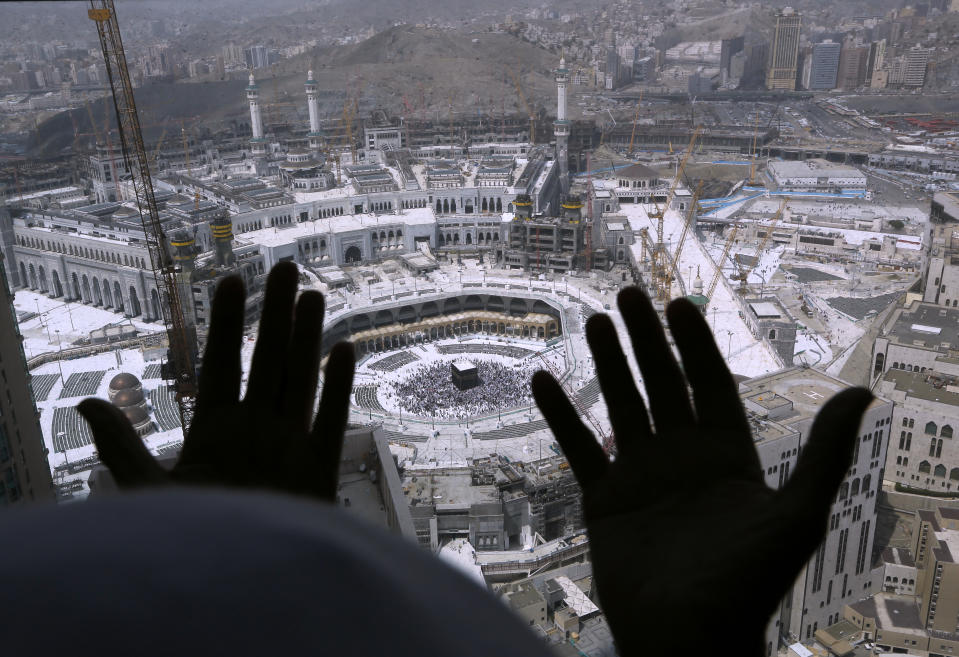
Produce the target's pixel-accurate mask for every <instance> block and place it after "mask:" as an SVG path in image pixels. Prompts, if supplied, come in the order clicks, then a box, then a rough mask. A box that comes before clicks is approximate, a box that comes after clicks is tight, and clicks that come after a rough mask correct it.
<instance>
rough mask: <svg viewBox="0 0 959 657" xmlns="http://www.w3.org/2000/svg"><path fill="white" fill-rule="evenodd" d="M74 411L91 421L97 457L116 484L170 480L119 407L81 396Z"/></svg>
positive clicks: (142, 483) (125, 486)
mask: <svg viewBox="0 0 959 657" xmlns="http://www.w3.org/2000/svg"><path fill="white" fill-rule="evenodd" d="M77 411H79V412H80V415H82V416H83V419H84V420H86V421H87V423H88V424H89V425H90V429H91V430H92V431H93V443H94V444H95V445H96V447H97V452H98V453H99V454H100V460H101V461H102V462H103V463H104V464H105V465H106V466H107V468H109V470H110V474H112V475H113V479H114V480H115V481H116V483H117V486H118V487H119V488H135V487H138V486H151V485H157V484H162V483H165V482H167V481H168V480H169V476H168V474H167V472H166V471H165V470H164V469H163V468H161V467H160V465H159V464H158V463H157V462H156V460H155V459H154V458H153V456H151V455H150V452H149V451H148V450H147V448H146V445H144V444H143V441H142V440H140V437H139V436H137V434H136V432H135V431H134V430H133V425H131V424H130V420H128V419H127V417H126V416H125V415H124V414H123V412H122V411H120V409H118V408H117V407H116V406H114V405H113V404H111V403H109V402H106V401H103V400H102V399H84V400H83V401H82V402H80V403H79V404H78V405H77Z"/></svg>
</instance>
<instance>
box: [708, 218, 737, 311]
mask: <svg viewBox="0 0 959 657" xmlns="http://www.w3.org/2000/svg"><path fill="white" fill-rule="evenodd" d="M738 231H739V226H737V225H736V224H733V227H732V228H731V229H730V231H729V236H728V237H726V243H725V244H724V245H723V254H722V255H721V256H719V259H718V260H716V273H715V274H713V279H712V280H711V281H709V287H707V288H706V303H712V302H713V293H714V292H716V286H717V285H718V284H719V278H720V276H722V275H723V263H724V262H726V258H728V257H729V250H730V249H731V248H732V247H733V242H735V241H736V233H737V232H738Z"/></svg>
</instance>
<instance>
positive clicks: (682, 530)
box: [533, 288, 872, 657]
mask: <svg viewBox="0 0 959 657" xmlns="http://www.w3.org/2000/svg"><path fill="white" fill-rule="evenodd" d="M619 308H620V311H621V312H622V315H623V319H624V321H625V323H626V327H627V329H628V330H629V334H630V337H631V339H632V344H633V350H634V353H635V355H636V359H637V361H638V364H639V369H640V371H641V373H642V375H643V379H644V383H645V387H646V391H647V394H648V397H649V413H647V410H646V405H645V403H644V402H643V398H642V397H641V396H640V394H639V391H638V390H637V388H636V382H635V381H634V380H633V377H632V374H631V372H630V370H629V366H628V364H627V362H626V357H625V355H624V354H623V351H622V348H621V347H620V344H619V339H618V337H617V334H616V330H615V327H614V326H613V323H612V321H611V320H610V318H609V316H607V315H595V316H593V317H591V318H590V320H589V321H588V323H587V326H586V337H587V340H588V342H589V346H590V349H591V350H592V352H593V356H594V357H595V360H596V371H597V374H598V376H599V382H600V387H601V389H602V392H603V397H604V398H605V400H606V404H607V407H608V409H609V418H610V422H611V424H612V427H613V434H614V436H615V441H616V446H617V449H618V454H617V457H616V459H615V460H614V461H612V462H610V461H609V460H608V459H607V457H606V455H605V454H604V453H603V450H602V448H601V447H600V445H599V443H598V442H597V440H596V437H595V436H594V435H593V434H592V433H591V432H590V431H589V429H588V428H587V427H586V425H584V424H583V422H582V420H581V419H580V417H579V414H578V413H577V411H576V409H575V408H574V407H573V405H572V404H571V403H570V402H569V400H568V398H567V397H566V395H565V394H564V392H563V389H562V388H561V387H560V385H559V384H558V383H557V382H556V381H555V379H553V377H552V376H550V375H549V374H547V373H546V372H543V371H540V372H537V373H536V374H535V375H534V377H533V394H534V396H535V398H536V403H537V404H538V405H539V407H540V409H541V410H542V412H543V415H544V416H545V417H546V420H547V422H548V423H549V426H550V429H552V431H553V433H554V434H555V435H556V439H557V440H558V441H559V444H560V445H561V446H562V448H563V451H564V452H565V454H566V457H567V458H568V460H569V464H570V466H571V467H572V469H573V472H574V474H575V475H576V479H577V480H578V481H579V483H580V486H581V487H582V491H583V511H584V516H585V521H586V527H587V530H588V535H589V544H590V550H591V553H592V560H593V574H594V577H595V581H596V589H597V594H598V595H599V602H600V605H601V606H602V608H603V611H604V613H605V614H606V617H607V620H608V622H609V625H610V628H611V630H612V632H613V635H614V637H615V639H616V643H617V645H618V647H619V650H620V654H622V655H631V654H641V652H643V651H647V650H648V649H649V648H650V646H651V645H656V644H658V645H666V644H667V643H668V644H669V645H673V646H676V649H674V650H673V652H677V651H678V652H701V651H708V650H709V645H710V644H712V643H713V642H715V641H720V642H724V643H726V644H731V645H735V646H736V649H737V651H738V652H737V654H740V655H755V656H757V657H758V656H759V655H765V654H766V650H765V646H763V633H764V630H765V627H766V624H767V622H768V621H769V619H770V617H771V615H772V613H773V611H774V610H775V608H776V606H777V604H778V603H779V601H780V600H781V599H782V598H783V597H784V596H785V594H786V593H787V591H788V590H789V587H790V586H791V585H792V584H793V581H794V580H795V578H796V575H797V574H798V573H799V571H800V569H801V568H802V567H803V565H804V564H805V563H806V562H807V561H808V560H809V558H810V556H811V555H812V553H813V551H814V550H815V549H816V548H817V546H818V545H819V544H820V542H821V541H822V540H823V537H824V536H825V533H826V525H827V521H828V516H829V509H830V505H831V503H832V501H833V499H834V498H835V495H836V491H837V489H838V487H839V484H840V483H841V482H842V479H843V477H844V476H845V474H846V470H847V469H848V468H849V464H850V461H851V456H852V450H853V445H854V442H855V440H856V439H857V429H858V426H859V423H860V421H861V418H862V414H863V412H864V411H865V409H866V407H867V406H868V405H869V403H870V401H871V400H872V395H871V394H870V393H869V391H867V390H865V389H863V388H851V389H848V390H844V391H842V392H840V393H839V394H837V395H836V396H835V397H833V398H832V399H831V400H829V401H828V402H827V403H826V404H825V405H824V406H823V408H822V409H821V411H820V412H819V414H818V415H817V417H816V420H815V422H814V424H813V427H812V431H811V433H810V435H809V440H808V441H807V442H806V444H805V448H804V449H803V451H802V454H801V455H800V457H799V461H798V463H797V465H796V468H795V470H794V472H793V475H792V477H790V479H789V480H788V482H787V483H786V484H785V485H784V486H783V487H782V488H781V489H780V490H772V489H770V488H769V487H767V486H766V484H765V483H764V479H763V470H762V466H761V465H760V461H759V458H758V456H757V454H756V449H755V448H754V446H753V441H752V438H751V436H750V430H749V424H748V422H747V419H746V413H745V411H744V409H743V405H742V402H741V400H740V397H739V393H738V389H737V386H736V384H735V382H734V380H733V377H732V375H731V374H730V372H729V369H728V368H727V367H726V364H725V362H724V361H723V358H722V355H721V354H720V352H719V349H718V348H717V347H716V343H715V341H714V340H713V337H712V334H711V332H710V330H709V326H708V325H707V324H706V321H705V319H704V318H703V316H702V313H700V311H699V310H698V309H697V308H696V307H695V306H693V304H691V303H690V302H689V301H687V300H685V299H680V300H677V301H674V302H673V303H671V304H670V306H669V308H668V310H667V317H668V319H669V325H670V329H671V331H672V334H673V337H674V339H675V341H676V345H677V347H678V349H679V352H680V354H681V356H682V362H683V369H682V370H681V369H680V367H679V365H678V363H677V362H676V360H675V359H674V358H673V355H672V352H671V350H670V347H669V344H668V343H667V341H666V335H665V333H664V331H663V327H662V325H661V324H660V321H659V317H658V316H657V314H656V311H655V309H654V308H653V306H652V304H651V303H650V301H649V299H648V298H647V297H646V295H644V294H643V293H642V292H640V291H639V290H638V289H637V288H627V289H625V290H623V291H622V292H620V294H619ZM684 372H685V376H684ZM687 381H688V383H689V385H690V386H691V387H692V396H693V402H694V403H693V404H690V398H689V393H688V391H687ZM650 415H651V416H652V418H651V419H652V423H651V422H650ZM654 427H655V430H654ZM651 637H658V638H659V639H658V640H656V639H652V640H653V643H652V644H651V643H650V641H651ZM679 646H682V648H681V649H680V648H679ZM773 649H775V646H773Z"/></svg>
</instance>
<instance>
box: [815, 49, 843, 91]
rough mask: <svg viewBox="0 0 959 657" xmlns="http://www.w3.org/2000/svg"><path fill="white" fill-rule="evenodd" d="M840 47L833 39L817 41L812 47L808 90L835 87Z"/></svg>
mask: <svg viewBox="0 0 959 657" xmlns="http://www.w3.org/2000/svg"><path fill="white" fill-rule="evenodd" d="M841 50H842V47H841V46H840V45H839V44H838V43H835V42H834V41H829V40H826V41H823V42H822V43H817V44H816V45H815V46H813V49H812V65H811V68H810V70H809V84H808V85H807V86H806V88H807V89H810V90H826V89H834V88H835V87H836V77H837V75H838V73H839V55H840V51H841Z"/></svg>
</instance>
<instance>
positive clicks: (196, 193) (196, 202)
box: [180, 122, 200, 219]
mask: <svg viewBox="0 0 959 657" xmlns="http://www.w3.org/2000/svg"><path fill="white" fill-rule="evenodd" d="M180 133H181V134H182V135H183V161H184V162H185V163H186V175H187V176H192V175H193V169H192V168H191V167H190V141H189V139H188V138H187V135H186V129H185V128H184V127H183V123H182V122H181V123H180ZM191 184H192V185H193V212H194V219H196V218H197V217H199V215H200V187H199V185H197V184H195V183H191Z"/></svg>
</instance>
